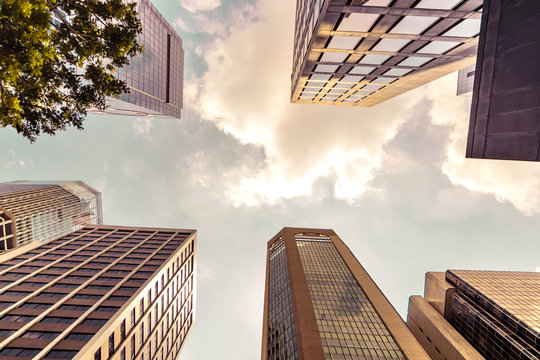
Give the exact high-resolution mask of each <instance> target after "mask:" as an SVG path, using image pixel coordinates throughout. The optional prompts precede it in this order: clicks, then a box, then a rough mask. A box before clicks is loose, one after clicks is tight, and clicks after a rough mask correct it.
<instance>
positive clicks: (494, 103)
mask: <svg viewBox="0 0 540 360" xmlns="http://www.w3.org/2000/svg"><path fill="white" fill-rule="evenodd" d="M539 34H540V2H539V1H538V0H513V1H493V0H484V11H483V14H482V26H481V32H480V41H479V44H478V58H477V63H476V71H475V80H474V90H473V102H472V108H471V120H470V124H469V136H468V140H467V153H466V155H467V157H470V158H489V159H505V160H528V161H538V160H539V159H540V66H539V64H540V36H539Z"/></svg>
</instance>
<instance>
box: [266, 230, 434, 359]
mask: <svg viewBox="0 0 540 360" xmlns="http://www.w3.org/2000/svg"><path fill="white" fill-rule="evenodd" d="M267 249H268V250H267V262H266V285H265V298H264V317H263V336H262V354H261V356H262V359H263V360H277V359H279V360H283V359H299V360H324V359H340V360H345V359H346V360H351V359H354V360H357V359H358V360H359V359H393V360H396V359H414V360H422V359H426V360H427V359H429V357H428V356H427V354H426V353H425V351H424V350H423V349H422V347H421V346H420V344H419V343H418V342H417V341H416V339H415V338H414V336H413V335H412V334H411V332H410V331H409V330H408V329H407V327H406V325H405V323H404V322H403V320H402V319H401V317H400V316H399V315H398V314H397V312H396V311H395V310H394V308H393V307H392V305H391V304H390V303H389V302H388V300H387V299H386V298H385V297H384V295H383V293H382V292H381V291H380V290H379V288H378V287H377V285H376V284H375V283H374V282H373V280H372V279H371V278H370V277H369V275H368V274H367V273H366V271H365V270H364V268H363V267H362V266H361V265H360V263H358V260H356V258H355V257H354V255H353V254H352V253H351V251H350V250H349V249H348V248H347V246H346V245H345V244H344V243H343V242H342V241H341V239H340V238H339V237H338V236H337V235H336V233H335V232H334V231H333V230H329V229H325V230H324V229H306V228H288V227H287V228H284V229H283V230H281V231H280V232H279V233H278V234H277V235H276V236H274V237H273V238H272V239H271V240H270V241H269V242H268V246H267Z"/></svg>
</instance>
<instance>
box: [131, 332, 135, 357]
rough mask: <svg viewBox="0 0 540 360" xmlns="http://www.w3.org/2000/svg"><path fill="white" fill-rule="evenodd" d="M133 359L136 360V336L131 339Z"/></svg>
mask: <svg viewBox="0 0 540 360" xmlns="http://www.w3.org/2000/svg"><path fill="white" fill-rule="evenodd" d="M131 358H132V359H135V335H133V336H132V337H131Z"/></svg>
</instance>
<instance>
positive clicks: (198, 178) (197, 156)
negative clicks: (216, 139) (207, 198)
mask: <svg viewBox="0 0 540 360" xmlns="http://www.w3.org/2000/svg"><path fill="white" fill-rule="evenodd" d="M181 164H182V165H181V166H179V165H177V167H182V168H183V167H186V169H187V171H188V172H189V176H190V182H191V183H193V184H196V185H199V186H201V187H203V188H207V187H208V186H209V185H210V180H211V179H210V176H209V175H208V167H209V166H208V159H207V157H206V155H205V153H204V151H203V150H199V151H197V152H195V153H194V154H190V155H189V157H186V158H185V159H183V161H182V162H181Z"/></svg>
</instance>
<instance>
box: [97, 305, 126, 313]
mask: <svg viewBox="0 0 540 360" xmlns="http://www.w3.org/2000/svg"><path fill="white" fill-rule="evenodd" d="M118 309H120V307H118V306H99V307H98V308H97V309H96V311H104V312H116V311H117V310H118Z"/></svg>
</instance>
